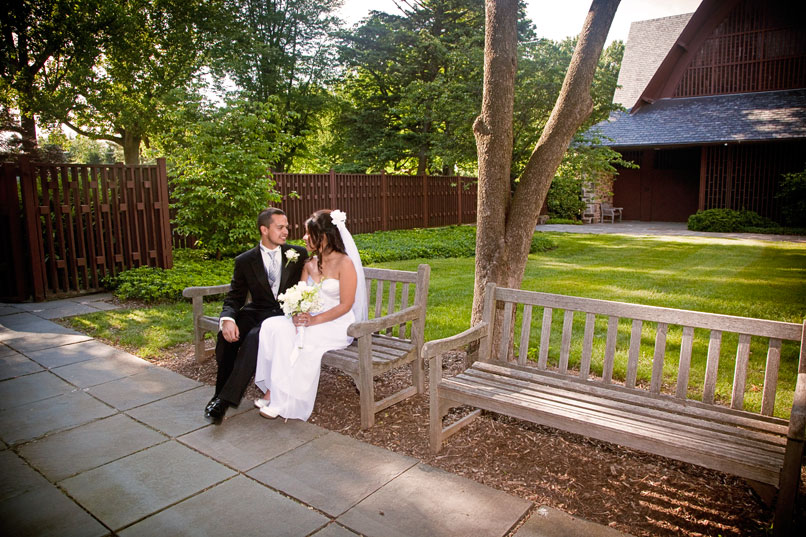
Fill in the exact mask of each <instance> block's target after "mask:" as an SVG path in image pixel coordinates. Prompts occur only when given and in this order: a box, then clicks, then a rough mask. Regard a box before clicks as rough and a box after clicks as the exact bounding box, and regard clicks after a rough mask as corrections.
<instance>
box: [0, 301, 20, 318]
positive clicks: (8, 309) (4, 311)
mask: <svg viewBox="0 0 806 537" xmlns="http://www.w3.org/2000/svg"><path fill="white" fill-rule="evenodd" d="M19 312H20V309H19V308H17V307H16V306H11V305H8V304H0V317H2V316H3V315H13V314H15V313H19Z"/></svg>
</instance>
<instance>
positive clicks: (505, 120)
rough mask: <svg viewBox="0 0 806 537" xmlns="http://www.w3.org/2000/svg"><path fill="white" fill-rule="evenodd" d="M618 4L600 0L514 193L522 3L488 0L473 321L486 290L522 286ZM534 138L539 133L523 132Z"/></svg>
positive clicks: (478, 129) (478, 125)
mask: <svg viewBox="0 0 806 537" xmlns="http://www.w3.org/2000/svg"><path fill="white" fill-rule="evenodd" d="M618 4H619V0H593V2H592V5H591V8H590V11H589V12H588V15H587V17H586V19H585V23H584V25H583V28H582V32H581V33H580V37H579V40H578V42H577V45H576V47H575V49H574V53H573V56H572V58H571V62H570V65H569V68H568V70H567V72H566V74H565V79H564V82H563V85H562V89H561V90H560V94H559V97H558V98H557V102H556V104H555V105H554V107H553V109H552V112H551V114H550V116H549V118H548V120H547V121H546V125H545V127H544V128H543V130H542V132H541V133H540V136H539V139H538V140H537V144H536V146H535V147H534V150H533V151H532V154H531V156H530V157H529V160H528V162H527V163H526V166H525V167H524V169H523V172H522V173H521V174H520V176H519V178H518V179H519V181H518V184H517V186H516V188H515V189H514V194H512V189H511V183H510V178H511V171H512V152H513V151H512V150H513V125H514V122H513V115H514V97H515V75H516V70H515V64H516V61H517V17H518V9H517V1H516V0H486V13H487V17H486V26H485V46H484V65H485V68H484V97H483V99H482V107H481V114H480V115H479V117H478V118H477V119H476V121H475V123H474V125H473V130H474V134H475V136H476V147H477V151H478V161H479V187H478V188H479V196H478V200H479V201H478V209H477V214H478V219H477V220H478V233H477V237H476V272H475V289H474V296H473V322H474V323H475V322H478V320H479V319H480V318H481V306H482V298H483V292H484V287H485V286H486V284H487V283H488V282H496V283H498V284H499V285H503V286H506V287H515V288H518V287H520V284H521V281H522V280H523V274H524V270H525V268H526V260H527V257H528V253H529V244H530V242H531V237H532V235H533V233H534V228H535V225H536V224H537V219H538V215H539V211H540V208H541V206H542V205H543V202H544V200H545V199H546V194H547V193H548V190H549V186H550V185H551V181H552V179H553V178H554V175H555V172H556V170H557V168H558V167H559V165H560V163H561V162H562V159H563V155H564V154H565V152H566V150H567V149H568V146H569V144H570V143H571V141H572V140H573V138H574V135H575V134H576V132H577V130H578V129H579V128H580V127H581V126H582V125H583V124H584V123H585V121H586V120H588V118H589V117H590V115H591V113H592V112H593V110H594V101H593V98H592V96H591V85H592V84H593V80H594V75H595V72H596V68H597V65H598V62H599V60H600V57H601V54H602V50H603V48H604V43H605V39H606V37H607V32H608V30H609V29H610V24H611V23H612V21H613V17H614V15H615V13H616V8H617V7H618ZM523 135H524V136H529V137H530V138H531V139H534V137H537V132H535V133H523Z"/></svg>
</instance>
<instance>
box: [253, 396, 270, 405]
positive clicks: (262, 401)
mask: <svg viewBox="0 0 806 537" xmlns="http://www.w3.org/2000/svg"><path fill="white" fill-rule="evenodd" d="M270 404H271V400H269V399H263V398H262V397H261V398H260V399H255V406H256V407H258V408H264V407H267V406H269V405H270Z"/></svg>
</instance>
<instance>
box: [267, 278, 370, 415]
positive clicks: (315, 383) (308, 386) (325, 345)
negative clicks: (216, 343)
mask: <svg viewBox="0 0 806 537" xmlns="http://www.w3.org/2000/svg"><path fill="white" fill-rule="evenodd" d="M309 283H311V281H310V279H309ZM319 292H320V295H321V297H322V309H321V310H320V311H326V310H329V309H330V308H332V307H334V306H336V305H338V304H339V280H334V279H325V280H323V281H322V287H321V288H320V291H319ZM354 320H355V315H354V313H353V311H352V310H350V311H348V312H347V313H345V314H344V315H342V316H341V317H338V318H337V319H333V320H332V321H328V322H326V323H322V324H317V325H314V326H307V327H305V335H304V346H303V347H302V348H299V347H298V346H297V336H296V327H295V326H294V324H293V322H292V321H291V319H289V318H288V317H285V316H279V317H269V318H268V319H266V320H265V321H263V324H262V325H261V327H260V344H259V347H258V355H257V369H256V370H255V384H257V386H258V388H260V389H261V391H263V393H266V390H271V394H270V397H271V403H270V404H269V406H268V407H267V408H266V409H265V410H264V412H265V413H268V414H269V415H271V416H281V417H283V418H286V419H300V420H307V419H308V418H309V417H310V415H311V412H312V411H313V404H314V401H315V399H316V391H317V389H318V387H319V369H320V365H321V362H322V355H323V354H324V353H325V351H329V350H332V349H343V348H344V347H347V346H348V345H349V344H350V343H352V341H353V338H351V337H349V336H348V335H347V327H348V326H350V325H351V324H352V323H353V321H354Z"/></svg>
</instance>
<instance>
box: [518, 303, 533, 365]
mask: <svg viewBox="0 0 806 537" xmlns="http://www.w3.org/2000/svg"><path fill="white" fill-rule="evenodd" d="M521 317H522V318H521V344H520V345H519V346H518V351H519V352H518V364H519V365H526V361H527V360H528V359H529V337H531V335H532V306H531V305H530V304H526V305H525V306H524V307H523V314H522V316H521Z"/></svg>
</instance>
